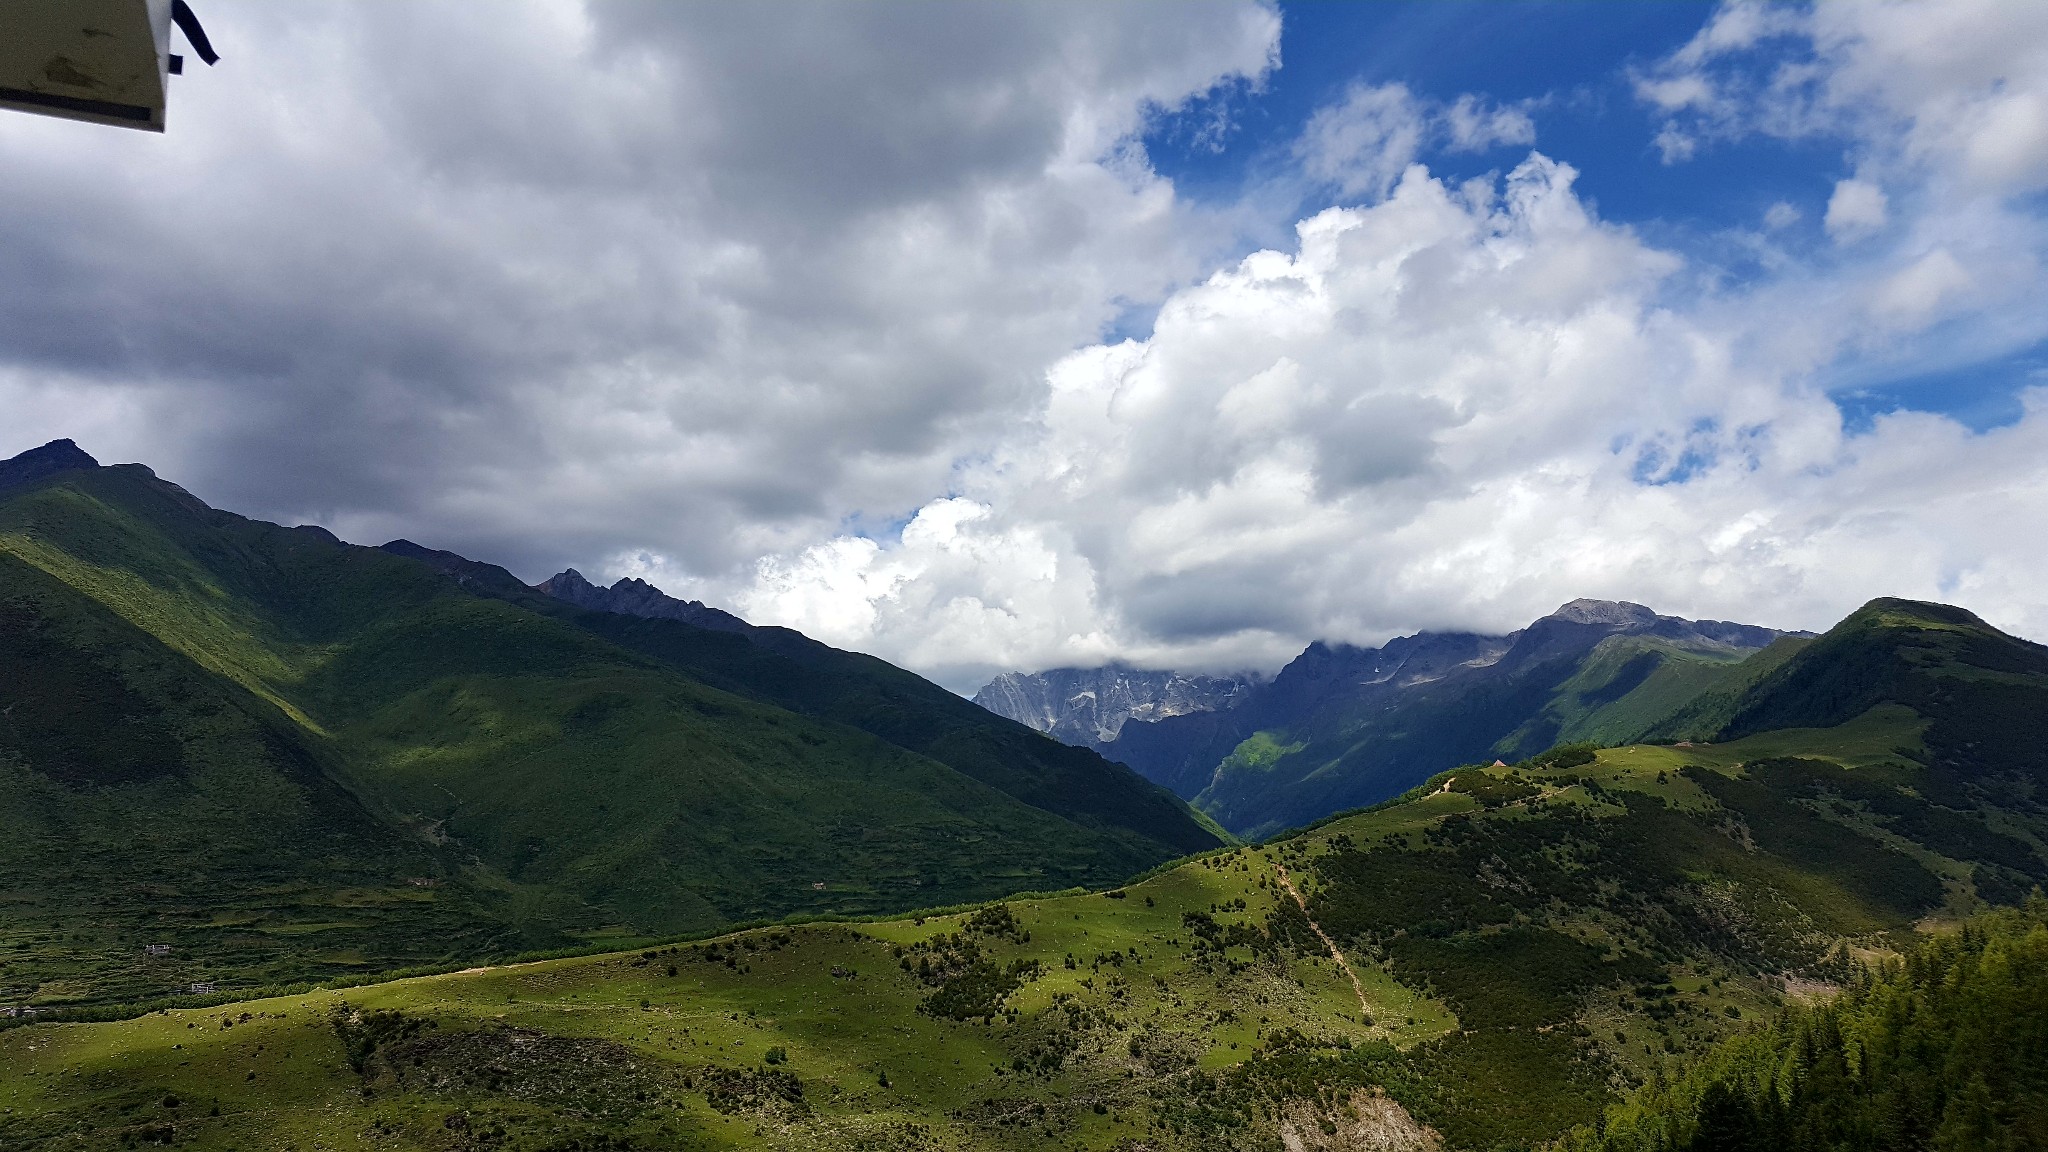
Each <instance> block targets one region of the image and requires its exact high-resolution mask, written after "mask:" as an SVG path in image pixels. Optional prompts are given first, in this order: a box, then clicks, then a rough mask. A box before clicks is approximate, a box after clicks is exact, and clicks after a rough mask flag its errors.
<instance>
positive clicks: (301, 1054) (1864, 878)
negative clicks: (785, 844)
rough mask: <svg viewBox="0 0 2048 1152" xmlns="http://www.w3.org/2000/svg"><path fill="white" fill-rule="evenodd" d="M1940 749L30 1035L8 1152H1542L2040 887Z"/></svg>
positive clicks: (1639, 759)
mask: <svg viewBox="0 0 2048 1152" xmlns="http://www.w3.org/2000/svg"><path fill="white" fill-rule="evenodd" d="M1922 727H1923V724H1922V722H1921V721H1920V720H1919V719H1918V718H1917V717H1915V716H1913V715H1912V714H1910V713H1908V712H1906V711H1904V710H1903V709H1898V708H1892V709H1890V710H1887V709H1886V708H1883V707H1880V708H1878V709H1875V710H1872V711H1869V712H1865V713H1862V714H1860V715H1859V716H1858V717H1856V718H1855V719H1853V720H1852V721H1850V722H1849V723H1848V724H1846V725H1842V726H1838V727H1836V728H1830V729H1792V730H1779V731H1773V732H1767V733H1760V734H1757V735H1754V736H1750V737H1747V738H1744V739H1741V740H1736V741H1732V742H1729V743H1726V744H1716V745H1710V746H1702V745H1697V744H1696V745H1695V746H1693V747H1689V748H1681V747H1672V746H1647V745H1637V746H1630V747H1623V748H1613V749H1603V750H1599V751H1597V752H1591V751H1582V750H1571V749H1566V750H1560V751H1558V752H1555V753H1551V754H1547V755H1545V756H1543V757H1539V758H1536V759H1534V760H1532V761H1529V762H1527V763H1524V764H1522V765H1519V766H1517V767H1514V768H1507V767H1497V768H1496V767H1472V768H1467V769H1462V770H1459V771H1456V772H1454V773H1449V774H1445V775H1443V776H1440V777H1438V778H1437V779H1435V780H1432V781H1431V782H1430V783H1429V784H1428V785H1427V786H1426V787H1424V788H1421V789H1418V790H1417V791H1416V792H1415V793H1414V794H1412V795H1410V796H1407V797H1404V798H1402V799H1400V800H1398V801H1395V802H1392V803H1389V804H1386V805H1383V806H1381V807H1379V808H1376V809H1374V810H1371V811H1366V812H1359V813H1352V814H1348V815H1345V816H1342V817H1339V818H1337V819H1335V820H1332V821H1330V822H1328V823H1325V824H1323V825H1321V826H1319V827H1317V828H1314V829H1311V830H1309V831H1307V832H1304V833H1302V834H1299V835H1297V836H1294V837H1292V838H1290V839H1287V840H1284V841H1278V842H1275V843H1271V844H1267V845H1264V846H1257V847H1242V848H1236V849H1231V850H1228V851H1223V852H1218V853H1214V854H1211V855H1209V856H1206V857H1203V858H1200V859H1197V860H1193V861H1188V862H1185V863H1183V864H1181V865H1179V866H1178V867H1174V868H1171V869H1167V870H1164V871H1162V872H1161V873H1159V874H1158V875H1155V876H1153V877H1150V878H1148V879H1144V880H1142V881H1139V882H1136V883H1132V884H1130V885H1128V886H1126V887H1123V888H1120V889H1116V890H1112V891H1110V892H1106V893H1095V894H1073V895H1065V896H1060V897H1056V898H1050V899H1019V900H1011V901H1008V902H1005V903H1001V904H994V905H988V906H985V907H982V908H979V909H974V910H968V911H962V912H955V913H951V914H946V915H931V916H920V917H915V918H908V919H902V920H894V921H878V922H868V923H847V924H810V925H803V926H794V927H784V928H766V929H760V930H756V931H752V932H747V933H742V934H739V935H736V936H732V937H728V938H724V939H720V940H714V941H710V942H699V943H690V944H675V945H662V946H652V947H646V948H643V949H640V950H637V951H627V952H623V953H619V954H616V955H612V956H605V957H589V958H582V959H574V960H561V961H551V962H546V963H541V964H530V965H520V966H513V967H504V968H495V969H491V970H488V971H478V972H470V973H462V974H456V975H449V976H439V977H432V978H428V979H421V980H412V981H404V982H399V983H393V984H386V985H380V986H376V987H368V988H358V989H351V990H348V991H345V992H332V991H330V992H318V993H313V994H309V995H302V996H295V997H286V998H280V999H274V1000H267V1001H260V1002H255V1003H249V1004H243V1005H235V1006H232V1007H228V1008H216V1009H211V1010H204V1011H180V1012H171V1013H168V1014H160V1015H152V1016H148V1017H145V1018H142V1019H138V1020H134V1021H129V1022H125V1023H114V1024H92V1025H56V1026H53V1025H49V1024H33V1025H30V1026H28V1027H22V1028H16V1029H13V1030H11V1031H5V1032H0V1101H4V1106H5V1107H7V1108H11V1109H12V1111H8V1112H0V1143H4V1144H6V1145H7V1146H8V1147H20V1148H24V1149H35V1150H38V1152H42V1150H49V1149H70V1148H87V1147H101V1146H107V1145H109V1144H112V1143H118V1142H120V1141H121V1140H123V1139H129V1140H136V1141H143V1140H149V1139H174V1140H175V1141H176V1142H177V1143H178V1144H179V1146H183V1147H193V1148H202V1149H212V1148H219V1149H225V1148H231V1147H247V1146H250V1145H252V1144H264V1145H276V1144H283V1143H287V1142H289V1143H296V1144H298V1145H301V1146H308V1145H311V1144H313V1143H315V1142H321V1143H326V1144H329V1145H330V1146H333V1145H340V1146H347V1142H348V1141H351V1140H359V1141H361V1142H362V1143H364V1144H365V1146H376V1147H382V1148H393V1149H436V1150H445V1149H453V1148H467V1147H492V1148H503V1149H535V1150H537V1149H562V1148H572V1147H581V1148H591V1147H599V1148H612V1149H618V1148H627V1149H668V1148H678V1147H681V1148H707V1149H709V1148H777V1149H827V1148H830V1149H844V1148H869V1147H872V1148H919V1149H922V1148H933V1149H937V1148H946V1149H1012V1150H1017V1152H1022V1150H1025V1149H1042V1148H1048V1147H1058V1148H1066V1149H1099V1150H1103V1152H1109V1150H1112V1149H1120V1150H1122V1152H1133V1150H1134V1149H1137V1148H1146V1149H1156V1150H1159V1152H1166V1150H1179V1149H1190V1150H1192V1149H1246V1150H1250V1149H1271V1148H1273V1147H1276V1146H1289V1147H1301V1148H1305V1149H1309V1148H1313V1149H1332V1150H1333V1149H1338V1148H1345V1147H1351V1148H1356V1147H1374V1148H1384V1149H1428V1148H1450V1149H1494V1148H1520V1147H1531V1146H1536V1145H1540V1144H1542V1143H1543V1142H1545V1141H1548V1140H1551V1139H1553V1138H1555V1137H1558V1136H1560V1135H1563V1134H1565V1133H1566V1132H1568V1131H1569V1130H1571V1129H1572V1128H1573V1127H1575V1126H1579V1125H1584V1124H1588V1123H1590V1122H1591V1121H1593V1120H1595V1119H1596V1118H1597V1117H1599V1116H1601V1115H1602V1114H1603V1112H1604V1111H1605V1109H1607V1108H1608V1107H1609V1106H1611V1105H1614V1104H1617V1103H1619V1102H1620V1101H1621V1100H1622V1099H1623V1098H1624V1096H1625V1094H1626V1093H1628V1092H1629V1091H1630V1090H1632V1089H1633V1088H1635V1087H1638V1086H1642V1085H1645V1084H1650V1083H1655V1082H1660V1080H1659V1078H1661V1082H1665V1083H1668V1082H1670V1081H1671V1080H1672V1079H1673V1078H1674V1077H1676V1076H1677V1075H1678V1074H1679V1072H1680V1071H1681V1070H1682V1069H1683V1068H1685V1067H1687V1066H1688V1063H1689V1062H1690V1061H1692V1060H1694V1059H1696V1058H1698V1057H1700V1056H1701V1055H1703V1054H1705V1053H1708V1052H1710V1051H1711V1050H1713V1048H1714V1045H1716V1044H1717V1043H1719V1042H1721V1041H1723V1040H1725V1039H1726V1038H1728V1037H1730V1036H1732V1035H1735V1034H1737V1033H1740V1032H1743V1031H1744V1030H1746V1029H1748V1028H1750V1027H1752V1026H1754V1024H1755V1023H1756V1022H1758V1021H1761V1020H1767V1019H1769V1018H1771V1017H1772V1015H1774V1014H1775V1013H1777V1012H1779V1011H1780V1010H1782V1009H1783V1008H1784V1007H1785V1006H1786V1005H1787V1004H1788V1003H1796V1002H1798V1001H1800V1000H1801V999H1811V998H1815V997H1825V996H1828V995H1831V994H1833V993H1834V991H1835V990H1836V989H1837V988H1839V987H1841V986H1842V983H1843V981H1845V980H1848V979H1850V978H1852V977H1853V975H1854V971H1855V970H1854V967H1853V965H1852V964H1851V963H1850V957H1852V956H1865V957H1878V956H1884V955H1890V954H1893V953H1895V952H1896V951H1898V950H1901V949H1908V948H1911V947H1912V946H1913V943H1912V941H1913V939H1914V937H1915V936H1916V931H1915V926H1916V925H1934V926H1938V925H1940V924H1941V923H1942V922H1943V921H1945V920H1949V919H1952V918H1955V917H1959V916H1963V915H1967V914H1970V913H1972V912H1974V911H1975V910H1977V909H1979V908H1980V907H1981V906H1982V899H1983V893H1982V891H1981V890H1980V889H1979V887H1978V885H1977V884H1976V882H1975V878H1976V877H1978V876H1981V875H1983V874H1984V867H1983V864H1982V863H1981V860H1982V859H1985V858H1989V857H1994V856H1995V857H1998V858H2000V859H2005V860H2008V861H2009V862H2010V863H2011V864H2012V865H2013V866H2014V867H2018V868H2023V869H2025V870H2029V871H2030V873H2031V874H2033V875H2042V874H2044V870H2048V864H2044V857H2043V845H2042V839H2041V834H2042V832H2043V831H2044V830H2048V817H2044V815H2043V814H2042V813H2040V812H2039V811H2038V810H2033V809H2014V810H2010V811H2000V812H1998V813H1995V814H1994V813H1991V812H1989V811H1986V812H1977V813H1964V812H1959V811H1950V812H1948V814H1947V815H1942V814H1941V811H1938V809H1939V808H1940V806H1938V805H1933V804H1931V802H1928V801H1925V800H1924V799H1921V800H1918V801H1917V806H1916V796H1915V792H1916V790H1917V789H1918V787H1919V785H1920V784H1921V783H1922V782H1924V780H1925V778H1926V772H1927V770H1926V769H1923V768H1920V767H1918V766H1916V764H1915V763H1914V762H1913V761H1912V760H1911V759H1910V758H1908V757H1905V756H1903V755H1901V754H1900V753H1897V752H1894V751H1892V749H1893V748H1907V749H1916V748H1917V744H1916V735H1917V733H1918V731H1919V730H1920V729H1921V728H1922ZM1816 782H1818V784H1819V785H1820V788H1819V789H1818V790H1816V788H1815V785H1816ZM1902 812H1912V813H1917V816H1912V817H1909V818H1905V819H1902V818H1901V817H1900V815H1899V813H1902ZM1993 815H1996V816H1997V818H1998V826H1997V827H1996V828H1993V827H1992V826H1991V824H1990V823H1988V822H1987V821H1988V820H1989V819H1990V818H1991V817H1992V816H1993ZM1951 817H1953V818H1954V819H1960V820H1964V821H1970V822H1972V825H1973V827H1974V828H1975V830H1974V831H1973V832H1972V833H1971V835H1969V836H1957V835H1955V834H1954V833H1955V831H1956V829H1957V828H1959V827H1961V825H1957V824H1955V823H1954V822H1953V820H1952V819H1951ZM1944 829H1946V830H1944ZM1936 845H1939V847H1936ZM1951 853H1959V854H1951ZM1297 897H1298V898H1297ZM1333 947H1334V951H1333ZM2014 1042H2016V1041H2013V1040H2011V1039H2010V1038H2008V1039H2007V1040H2004V1041H2001V1043H2002V1044H2005V1045H2007V1046H2010V1044H2011V1043H2014Z"/></svg>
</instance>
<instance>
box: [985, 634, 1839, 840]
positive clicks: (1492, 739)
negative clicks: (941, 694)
mask: <svg viewBox="0 0 2048 1152" xmlns="http://www.w3.org/2000/svg"><path fill="white" fill-rule="evenodd" d="M1810 638H1811V635H1810V634H1808V633H1787V632H1780V631H1776V630H1773V629H1769V628H1762V627H1757V626H1754V625H1748V624H1735V623H1729V622H1726V621H1720V620H1685V619H1680V618H1678V617H1675V616H1660V615H1658V614H1657V613H1655V612H1653V611H1651V610H1650V609H1648V608H1645V607H1643V606H1642V605H1640V604H1628V603H1615V602H1611V601H1601V600H1574V601H1572V602H1571V603H1569V604H1566V605H1564V606H1563V607H1561V608H1559V609H1558V610H1557V611H1556V612H1554V613H1552V614H1550V615H1548V616H1545V617H1543V618H1542V619H1540V620H1537V621H1536V622H1535V623H1533V624H1531V625H1529V626H1528V627H1527V628H1523V629H1521V630H1519V631H1516V632H1511V633H1508V634H1506V635H1500V636H1493V635H1481V634H1477V633H1468V632H1423V633H1418V634H1416V635H1413V636H1403V637H1399V638H1396V639H1394V640H1391V641H1388V642H1387V643H1386V644H1385V645H1382V646H1380V647H1377V648H1363V647H1356V646H1352V645H1348V644H1327V643H1320V642H1318V643H1315V644H1311V645H1310V646H1309V647H1308V649H1307V650H1306V651H1304V652H1302V654H1301V655H1300V656H1298V657H1296V658H1295V659H1294V660H1293V661H1292V662H1291V663H1289V664H1288V665H1287V666H1286V667H1285V668H1283V669H1281V671H1280V673H1279V674H1278V675H1276V676H1274V677H1273V678H1272V679H1271V680H1270V681H1257V680H1254V679H1251V678H1248V677H1240V678H1229V679H1225V680H1222V681H1208V680H1206V679H1205V678H1198V677H1188V676H1182V675H1178V674H1175V673H1170V672H1152V673H1135V672H1130V671H1127V670H1124V669H1121V668H1105V669H1096V670H1076V669H1060V670H1057V671H1053V672H1045V673H1038V674H1035V675H1025V674H1019V673H1011V674H1008V675H1005V676H1001V677H998V678H997V679H996V680H994V681H992V682H991V683H990V684H989V685H988V686H987V687H985V688H983V689H982V691H981V692H980V693H979V694H977V695H976V697H975V700H976V702H977V703H980V704H982V705H983V706H984V707H987V708H989V709H991V710H992V711H995V712H998V713H1000V714H1002V715H1004V716H1008V717H1009V718H1011V719H1013V720H1017V721H1018V722H1020V723H1024V724H1028V725H1030V726H1031V727H1033V728H1036V729H1038V730H1039V731H1042V732H1046V733H1048V734H1049V735H1052V736H1054V737H1055V738H1057V739H1062V740H1066V741H1067V742H1069V743H1073V744H1076V745H1080V746H1084V747H1090V748H1093V749H1095V750H1097V751H1099V752H1101V753H1102V754H1103V755H1105V756H1107V757H1109V758H1110V759H1112V760H1117V761H1120V762H1122V763H1125V764H1128V765H1130V766H1131V767H1132V768H1134V769H1136V770H1137V771H1138V772H1139V773H1140V774H1142V775H1144V776H1145V777H1146V778H1147V779H1150V780H1153V781H1155V782H1157V783H1160V784H1163V785H1165V786H1166V787H1168V788H1171V789H1173V791H1174V792H1175V793H1177V794H1178V795H1180V796H1181V797H1182V798H1184V799H1187V800H1189V801H1190V802H1192V803H1193V804H1194V805H1195V806H1196V807H1197V808H1199V809H1201V810H1202V811H1204V812H1206V813H1207V814H1208V815H1210V816H1212V817H1214V818H1215V819H1216V820H1217V821H1218V822H1219V823H1221V824H1222V825H1223V826H1224V827H1226V828H1228V829H1229V830H1231V831H1232V832H1234V833H1237V834H1240V835H1244V836H1251V837H1259V836H1265V835H1270V834H1271V833H1273V832H1276V831H1278V830H1280V829H1283V828H1287V827H1292V826H1298V825H1301V824H1305V823H1308V822H1310V821H1313V820H1316V819H1319V818H1321V817H1324V816H1327V815H1329V814H1330V813H1332V812H1336V811H1341V810H1343V809H1346V808H1352V807H1359V806H1363V805H1367V804H1372V803H1376V802H1378V801H1380V800H1384V799H1386V798H1388V797H1390V796H1394V795H1397V794H1399V793H1401V792H1403V791H1405V790H1406V789H1408V788H1410V787H1413V786H1414V785H1415V784H1416V783H1418V782H1420V781H1421V780H1423V779H1426V778H1427V777H1429V776H1431V775H1433V774H1434V773H1437V772H1441V771H1443V770H1444V769H1447V768H1451V767H1454V766H1456V765H1459V764H1464V763H1469V762H1472V761H1475V760H1485V759H1493V758H1496V757H1500V758H1505V759H1506V760H1518V759H1521V758H1523V757H1526V756H1530V755H1533V754H1535V753H1537V752H1541V751H1543V750H1544V749H1546V748H1549V747H1551V746H1553V745H1555V744H1558V743H1570V742H1577V741H1592V742H1596V743H1605V744H1619V743H1627V742H1630V741H1634V740H1641V739H1652V738H1658V737H1670V738H1674V739H1675V738H1679V737H1681V736H1684V735H1694V734H1699V732H1700V731H1701V730H1702V726H1703V725H1709V724H1710V721H1711V720H1712V719H1713V717H1714V713H1713V704H1712V701H1713V700H1715V699H1719V698H1721V697H1723V696H1725V695H1726V694H1728V693H1730V692H1733V691H1736V690H1738V689H1739V688H1740V687H1741V685H1742V684H1744V683H1746V682H1747V681H1748V680H1750V679H1753V678H1754V677H1756V676H1758V675H1760V674H1762V673H1763V672H1764V671H1766V670H1767V669H1768V668H1770V667H1772V666H1774V665H1775V663H1776V662H1778V661H1780V660H1782V659H1784V658H1786V657H1787V656H1789V655H1790V654H1791V653H1793V652H1796V651H1797V650H1798V648H1799V646H1800V645H1801V644H1802V643H1804V642H1805V641H1806V640H1807V639H1810ZM1097 684H1102V685H1104V686H1105V687H1110V686H1113V687H1114V689H1121V690H1120V691H1116V690H1110V691H1104V690H1095V685H1097ZM1170 684H1171V685H1178V684H1188V685H1206V684H1218V685H1227V686H1228V689H1227V690H1211V691H1208V692H1206V693H1204V692H1199V691H1182V692H1181V693H1180V694H1179V695H1178V697H1176V698H1175V700H1174V702H1173V704H1172V705H1171V706H1168V705H1167V704H1166V703H1165V696H1164V694H1163V693H1161V692H1158V691H1156V690H1155V691H1154V693H1153V694H1151V695H1146V694H1145V693H1144V692H1143V691H1134V690H1131V689H1129V688H1124V686H1125V685H1132V686H1134V687H1149V686H1151V685H1170ZM1076 686H1086V687H1084V688H1083V689H1082V690H1079V691H1077V690H1076Z"/></svg>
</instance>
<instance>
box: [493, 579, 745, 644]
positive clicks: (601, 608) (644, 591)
mask: <svg viewBox="0 0 2048 1152" xmlns="http://www.w3.org/2000/svg"><path fill="white" fill-rule="evenodd" d="M534 589H535V590H536V591H539V592H545V593H546V594H548V595H549V596H553V597H554V598H555V599H557V600H566V601H568V602H569V603H571V604H574V605H576V606H577V607H578V608H589V609H591V610H593V611H597V612H617V613H619V614H620V615H622V616H640V617H644V618H646V619H650V620H680V621H682V622H683V623H685V624H694V625H696V626H697V627H699V628H711V629H715V630H717V631H720V632H745V631H747V630H748V629H750V628H752V627H753V625H751V624H748V623H747V622H746V621H745V620H742V619H740V618H739V617H737V616H735V615H733V614H732V613H730V612H721V611H719V610H718V609H716V608H712V607H709V606H708V605H706V604H704V603H703V602H702V601H698V600H678V599H676V598H675V597H673V596H670V595H668V594H666V593H664V592H663V591H662V590H661V589H659V588H656V587H655V586H654V585H652V584H649V583H648V582H647V581H645V580H641V579H638V578H636V577H631V576H628V577H626V578H624V579H622V580H620V581H618V582H617V583H615V584H613V585H612V586H611V587H609V588H600V587H598V586H597V585H595V584H592V583H591V582H590V581H589V580H587V579H585V578H584V576H583V573H581V572H578V571H577V570H575V569H574V568H565V569H563V570H562V571H560V572H557V573H556V574H554V575H553V576H550V577H548V578H547V579H546V580H543V581H541V582H540V583H538V584H536V585H534Z"/></svg>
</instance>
